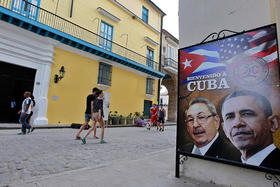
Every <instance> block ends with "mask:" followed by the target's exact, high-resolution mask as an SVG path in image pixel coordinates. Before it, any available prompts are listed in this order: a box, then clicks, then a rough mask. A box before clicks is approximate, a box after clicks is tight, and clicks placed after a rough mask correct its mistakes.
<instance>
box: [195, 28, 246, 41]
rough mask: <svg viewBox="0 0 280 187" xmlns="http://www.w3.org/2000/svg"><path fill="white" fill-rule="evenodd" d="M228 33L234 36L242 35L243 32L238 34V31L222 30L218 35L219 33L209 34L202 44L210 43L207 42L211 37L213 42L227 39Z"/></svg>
mask: <svg viewBox="0 0 280 187" xmlns="http://www.w3.org/2000/svg"><path fill="white" fill-rule="evenodd" d="M226 32H229V33H233V34H240V33H242V32H236V31H231V30H228V29H224V30H221V31H220V32H218V33H217V32H213V33H211V34H209V35H208V36H207V37H206V38H205V39H204V40H202V42H201V43H200V44H203V43H205V42H208V41H207V40H208V39H209V38H210V37H211V39H212V40H217V39H221V38H224V37H226ZM243 32H245V31H243ZM210 41H211V40H210Z"/></svg>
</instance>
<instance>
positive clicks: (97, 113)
mask: <svg viewBox="0 0 280 187" xmlns="http://www.w3.org/2000/svg"><path fill="white" fill-rule="evenodd" d="M96 96H97V98H96V99H95V100H94V101H93V104H92V121H93V122H94V123H96V122H99V124H100V125H101V139H100V143H107V142H106V141H105V140H104V131H105V123H104V120H103V117H104V112H103V98H104V93H103V91H102V90H99V91H98V92H97V93H96ZM93 130H94V126H93V127H91V128H90V129H89V130H88V132H87V133H86V135H85V137H84V138H82V142H83V143H84V144H86V138H87V136H88V135H89V134H90V133H91V132H92V131H93Z"/></svg>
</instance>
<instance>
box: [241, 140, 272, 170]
mask: <svg viewBox="0 0 280 187" xmlns="http://www.w3.org/2000/svg"><path fill="white" fill-rule="evenodd" d="M274 149H276V146H275V145H274V144H270V145H269V146H267V147H266V148H264V149H263V150H261V151H259V152H257V153H256V154H254V155H253V156H251V157H250V158H248V159H247V160H244V159H243V157H242V156H241V161H242V163H243V164H250V165H253V166H260V165H261V163H262V162H263V161H264V159H265V158H266V157H267V156H268V155H269V154H270V153H271V152H272V151H273V150H274Z"/></svg>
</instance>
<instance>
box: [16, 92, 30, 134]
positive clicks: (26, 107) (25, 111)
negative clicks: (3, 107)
mask: <svg viewBox="0 0 280 187" xmlns="http://www.w3.org/2000/svg"><path fill="white" fill-rule="evenodd" d="M30 96H31V92H29V91H26V92H24V98H25V99H24V100H23V102H22V107H21V110H20V111H19V112H18V114H20V117H19V122H20V123H21V125H22V126H21V132H20V133H18V135H25V134H26V129H28V132H30V129H31V126H30V125H29V124H28V122H27V119H28V117H29V115H30V113H31V107H30V105H31V98H30Z"/></svg>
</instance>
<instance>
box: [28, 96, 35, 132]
mask: <svg viewBox="0 0 280 187" xmlns="http://www.w3.org/2000/svg"><path fill="white" fill-rule="evenodd" d="M30 98H31V103H30V106H29V107H30V108H31V112H30V114H29V115H28V117H27V122H28V124H29V125H30V126H31V132H33V131H34V130H35V128H34V127H33V126H32V125H31V124H30V121H31V116H32V115H33V108H34V107H35V105H36V102H35V98H34V96H33V94H31V96H30ZM28 133H29V132H28Z"/></svg>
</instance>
